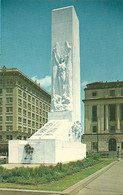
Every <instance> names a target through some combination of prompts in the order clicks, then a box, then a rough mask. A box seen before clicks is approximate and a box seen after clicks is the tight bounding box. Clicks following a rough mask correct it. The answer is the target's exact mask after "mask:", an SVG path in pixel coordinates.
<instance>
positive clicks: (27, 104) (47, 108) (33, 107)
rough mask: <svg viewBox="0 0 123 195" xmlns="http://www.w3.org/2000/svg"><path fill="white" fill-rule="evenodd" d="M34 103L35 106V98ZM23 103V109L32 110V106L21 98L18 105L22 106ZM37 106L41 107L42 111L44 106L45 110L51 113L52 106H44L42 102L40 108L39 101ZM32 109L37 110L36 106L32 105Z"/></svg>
mask: <svg viewBox="0 0 123 195" xmlns="http://www.w3.org/2000/svg"><path fill="white" fill-rule="evenodd" d="M29 97H30V98H31V96H29ZM33 99H34V101H33ZM30 102H31V101H30ZM32 102H33V103H34V104H35V98H33V97H32ZM22 103H23V107H24V108H27V107H28V109H29V110H31V104H30V103H27V102H26V101H22V99H20V98H19V99H18V105H19V106H22ZM36 106H37V107H40V109H42V106H43V110H46V111H50V106H48V105H45V104H43V105H42V103H41V102H40V106H39V101H38V100H36ZM37 107H36V108H37ZM32 109H33V110H35V106H34V105H32ZM37 109H39V108H37Z"/></svg>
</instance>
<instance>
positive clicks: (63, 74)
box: [52, 41, 72, 111]
mask: <svg viewBox="0 0 123 195" xmlns="http://www.w3.org/2000/svg"><path fill="white" fill-rule="evenodd" d="M52 63H53V70H52V71H53V78H52V86H53V89H52V110H53V111H64V110H71V105H72V104H71V103H72V102H71V101H72V98H71V96H72V65H71V46H70V45H69V43H68V42H67V41H66V42H65V44H64V48H61V47H60V45H59V43H58V42H57V43H56V45H55V47H54V48H53V53H52Z"/></svg>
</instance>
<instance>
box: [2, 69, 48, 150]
mask: <svg viewBox="0 0 123 195" xmlns="http://www.w3.org/2000/svg"><path fill="white" fill-rule="evenodd" d="M50 106H51V96H50V94H49V93H48V92H46V91H45V90H44V89H42V88H41V87H40V85H39V84H37V83H36V82H33V81H32V80H31V79H29V78H28V77H27V76H25V75H24V74H23V73H22V72H20V71H19V70H18V69H16V68H10V69H7V68H6V67H5V66H4V67H3V68H0V152H4V151H6V150H7V147H8V145H7V143H8V140H12V139H26V138H28V137H30V136H31V135H32V134H33V133H35V131H37V130H38V129H39V128H41V127H42V126H43V125H44V124H45V123H46V122H47V121H48V112H49V111H50Z"/></svg>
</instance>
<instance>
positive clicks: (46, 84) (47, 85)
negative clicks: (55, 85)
mask: <svg viewBox="0 0 123 195" xmlns="http://www.w3.org/2000/svg"><path fill="white" fill-rule="evenodd" d="M31 79H32V80H33V81H36V82H37V83H40V86H41V87H43V88H44V89H46V90H47V91H50V90H51V76H48V75H47V76H45V77H44V78H40V79H39V78H37V76H33V77H32V78H31Z"/></svg>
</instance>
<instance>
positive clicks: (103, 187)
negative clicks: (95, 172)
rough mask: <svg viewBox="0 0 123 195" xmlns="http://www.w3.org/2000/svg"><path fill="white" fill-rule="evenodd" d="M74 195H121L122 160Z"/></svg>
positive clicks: (122, 193)
mask: <svg viewBox="0 0 123 195" xmlns="http://www.w3.org/2000/svg"><path fill="white" fill-rule="evenodd" d="M76 195H123V160H120V161H119V162H117V163H116V164H115V165H114V166H112V167H111V168H110V169H108V170H107V171H106V172H104V173H103V174H101V175H100V176H99V177H97V178H96V179H94V180H93V181H92V182H91V183H89V184H88V185H86V186H85V187H84V188H83V189H82V190H80V191H79V192H78V193H76Z"/></svg>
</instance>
